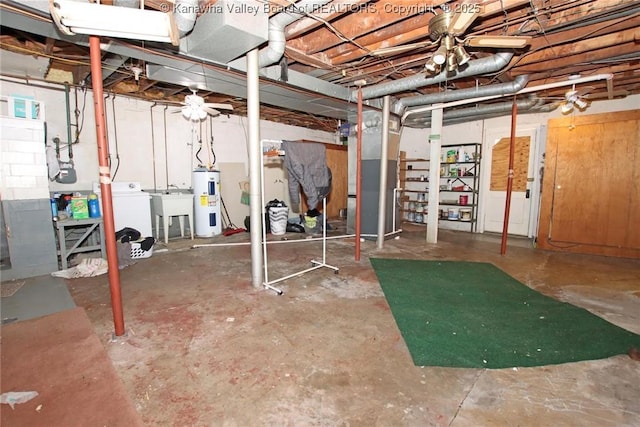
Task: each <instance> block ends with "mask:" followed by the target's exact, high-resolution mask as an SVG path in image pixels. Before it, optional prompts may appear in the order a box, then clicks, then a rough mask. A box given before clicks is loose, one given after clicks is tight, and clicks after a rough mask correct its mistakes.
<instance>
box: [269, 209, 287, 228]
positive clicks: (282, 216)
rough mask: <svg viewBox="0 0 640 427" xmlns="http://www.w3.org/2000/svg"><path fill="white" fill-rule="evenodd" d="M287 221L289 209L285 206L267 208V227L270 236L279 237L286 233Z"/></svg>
mask: <svg viewBox="0 0 640 427" xmlns="http://www.w3.org/2000/svg"><path fill="white" fill-rule="evenodd" d="M288 219H289V208H288V207H286V206H283V207H279V206H274V207H270V208H269V225H270V226H271V234H275V235H281V234H285V233H286V232H287V220H288Z"/></svg>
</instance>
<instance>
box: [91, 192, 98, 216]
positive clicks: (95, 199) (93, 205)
mask: <svg viewBox="0 0 640 427" xmlns="http://www.w3.org/2000/svg"><path fill="white" fill-rule="evenodd" d="M89 218H100V203H99V201H98V196H97V195H95V194H92V195H90V196H89Z"/></svg>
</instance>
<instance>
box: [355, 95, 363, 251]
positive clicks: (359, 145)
mask: <svg viewBox="0 0 640 427" xmlns="http://www.w3.org/2000/svg"><path fill="white" fill-rule="evenodd" d="M357 126H358V134H357V142H356V261H360V226H361V224H360V217H361V209H362V197H361V195H360V193H361V191H360V190H361V187H362V177H361V176H360V175H361V173H362V171H361V170H360V169H361V165H360V163H361V162H362V88H359V89H358V123H357Z"/></svg>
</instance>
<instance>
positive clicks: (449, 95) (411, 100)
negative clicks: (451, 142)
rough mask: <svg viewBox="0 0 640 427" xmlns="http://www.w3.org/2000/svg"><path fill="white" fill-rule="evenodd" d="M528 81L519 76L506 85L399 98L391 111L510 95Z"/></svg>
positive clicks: (525, 77)
mask: <svg viewBox="0 0 640 427" xmlns="http://www.w3.org/2000/svg"><path fill="white" fill-rule="evenodd" d="M528 81H529V76H527V75H521V76H518V77H516V78H515V79H514V80H513V81H512V82H508V83H500V84H496V85H491V86H480V87H473V88H468V89H460V90H450V91H447V92H441V93H432V94H428V95H420V96H411V97H406V98H400V100H399V101H398V102H397V103H396V104H395V105H394V108H393V109H394V112H395V113H396V114H399V115H402V114H403V113H404V110H405V109H406V108H407V107H415V106H418V105H430V104H437V103H441V102H451V101H458V100H460V99H467V98H476V97H480V96H492V95H510V94H512V93H515V92H517V91H519V90H521V89H522V88H524V87H525V86H526V85H527V82H528Z"/></svg>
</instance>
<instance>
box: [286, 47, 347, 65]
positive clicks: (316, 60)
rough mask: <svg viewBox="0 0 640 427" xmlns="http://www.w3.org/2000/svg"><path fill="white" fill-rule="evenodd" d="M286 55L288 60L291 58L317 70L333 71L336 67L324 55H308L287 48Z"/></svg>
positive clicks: (295, 49) (292, 48)
mask: <svg viewBox="0 0 640 427" xmlns="http://www.w3.org/2000/svg"><path fill="white" fill-rule="evenodd" d="M285 55H286V56H287V58H290V59H292V60H294V61H297V62H300V63H302V64H306V65H310V66H312V67H316V68H322V69H333V68H335V66H334V65H333V64H332V63H331V61H329V60H328V59H327V58H326V56H325V55H324V54H322V53H319V54H316V55H307V54H305V53H304V52H301V51H299V50H298V49H297V48H295V47H289V46H288V47H287V48H286V50H285Z"/></svg>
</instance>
